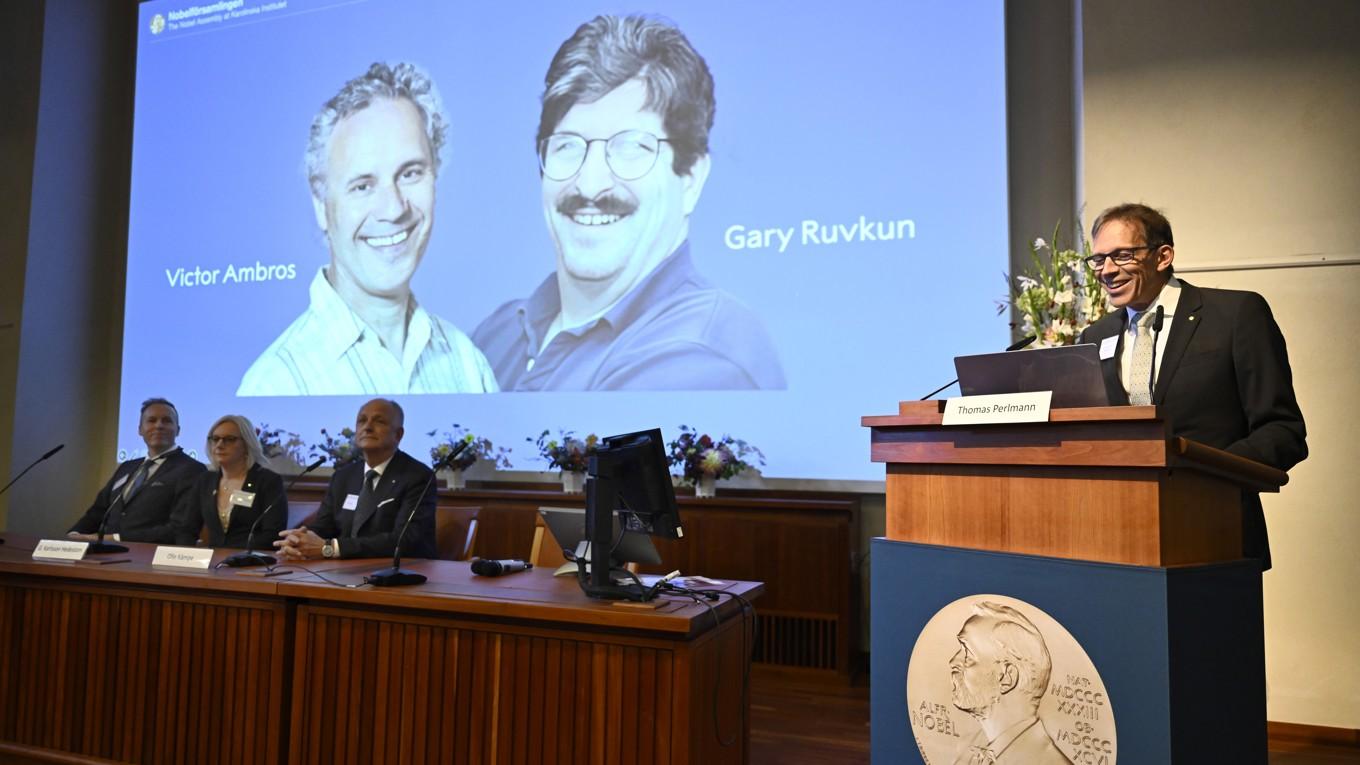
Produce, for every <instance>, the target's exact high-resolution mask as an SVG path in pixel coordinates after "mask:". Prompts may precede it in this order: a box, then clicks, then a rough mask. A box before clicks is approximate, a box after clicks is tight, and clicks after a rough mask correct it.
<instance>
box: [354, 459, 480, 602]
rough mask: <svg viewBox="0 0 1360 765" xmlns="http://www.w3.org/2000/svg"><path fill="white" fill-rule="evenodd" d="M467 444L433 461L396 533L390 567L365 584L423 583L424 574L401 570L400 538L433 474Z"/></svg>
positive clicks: (376, 572)
mask: <svg viewBox="0 0 1360 765" xmlns="http://www.w3.org/2000/svg"><path fill="white" fill-rule="evenodd" d="M467 445H468V442H467V441H459V442H458V445H457V446H455V447H453V451H451V452H449V453H448V454H447V455H446V456H445V457H444V459H442V460H440V461H438V462H436V463H434V467H433V468H432V469H431V470H430V479H429V480H428V481H426V482H425V486H424V488H422V489H421V490H420V496H419V497H416V504H415V506H414V507H412V508H411V513H410V515H407V516H406V523H404V524H402V526H401V533H400V534H397V544H396V546H395V547H393V548H392V567H391V568H385V569H382V570H381V571H375V572H373V573H372V574H369V575H368V576H366V577H364V583H365V584H371V585H373V586H374V587H403V586H405V585H408V584H423V583H424V582H425V579H426V576H425V575H424V574H417V573H416V572H414V571H402V570H401V540H402V539H403V538H404V537H405V536H406V529H408V528H410V527H411V519H412V518H415V517H416V511H417V510H419V509H420V503H421V502H423V501H425V495H426V493H428V492H429V491H430V484H432V483H434V477H435V474H436V473H438V472H439V471H440V470H441V469H443V468H445V467H447V466H448V464H449V463H451V462H453V460H454V458H455V457H457V456H458V455H459V453H461V452H462V451H463V450H464V449H466V448H467Z"/></svg>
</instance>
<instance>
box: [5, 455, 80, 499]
mask: <svg viewBox="0 0 1360 765" xmlns="http://www.w3.org/2000/svg"><path fill="white" fill-rule="evenodd" d="M65 448H66V444H57V445H56V446H54V447H52V448H51V449H49V450H48V452H47V453H46V454H44V455H43V456H41V457H39V458H37V459H36V460H33V462H31V463H29V466H28V467H26V468H24V469H23V470H22V471H21V472H20V473H19V475H16V476H14V478H12V479H10V482H9V483H7V484H5V488H3V489H0V494H4V493H5V492H7V491H9V487H11V486H13V485H14V484H16V483H18V482H19V479H20V478H23V477H24V474H25V473H27V472H28V471H30V470H32V469H33V468H35V467H37V466H38V463H39V462H42V461H43V460H45V459H47V458H48V457H51V456H52V455H53V454H56V453H57V452H59V451H61V450H62V449H65Z"/></svg>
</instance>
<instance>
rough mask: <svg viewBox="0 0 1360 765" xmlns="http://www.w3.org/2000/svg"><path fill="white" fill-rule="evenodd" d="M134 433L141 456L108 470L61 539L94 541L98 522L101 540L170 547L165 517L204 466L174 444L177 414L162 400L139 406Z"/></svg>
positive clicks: (171, 537) (169, 523)
mask: <svg viewBox="0 0 1360 765" xmlns="http://www.w3.org/2000/svg"><path fill="white" fill-rule="evenodd" d="M137 435H139V436H141V437H142V440H143V441H145V442H146V456H145V457H138V458H136V459H131V460H128V461H126V462H124V463H122V464H121V465H119V466H118V469H117V470H114V471H113V477H112V478H110V479H109V481H108V483H106V484H104V488H103V489H100V491H99V494H98V495H97V496H95V499H94V503H93V504H91V505H90V507H89V509H88V510H86V511H85V514H84V515H82V516H80V520H78V521H76V523H75V525H74V526H72V527H71V530H70V531H69V532H68V533H67V536H69V537H71V538H73V539H79V540H83V541H86V542H93V541H96V540H97V539H98V538H99V525H100V523H104V535H105V538H106V539H113V540H115V541H125V542H157V543H162V544H172V543H174V541H175V527H174V524H173V522H172V520H171V513H172V512H173V511H174V509H175V505H176V504H178V502H179V499H180V497H181V496H183V495H184V494H186V493H187V492H188V491H189V489H190V488H191V487H192V486H193V484H194V479H195V478H197V477H198V476H199V475H200V474H202V473H203V471H204V470H206V469H207V468H206V467H204V465H203V463H202V462H199V461H198V460H196V459H194V458H193V457H190V456H189V455H187V454H185V453H184V450H183V449H181V448H179V447H178V446H176V445H175V439H176V438H178V437H179V411H178V410H176V409H175V405H174V404H172V403H170V402H169V401H167V400H165V399H163V398H149V399H147V400H146V401H143V402H142V410H141V414H140V415H139V421H138V423H137ZM106 515H107V517H108V521H107V522H105V521H104V518H105V516H106Z"/></svg>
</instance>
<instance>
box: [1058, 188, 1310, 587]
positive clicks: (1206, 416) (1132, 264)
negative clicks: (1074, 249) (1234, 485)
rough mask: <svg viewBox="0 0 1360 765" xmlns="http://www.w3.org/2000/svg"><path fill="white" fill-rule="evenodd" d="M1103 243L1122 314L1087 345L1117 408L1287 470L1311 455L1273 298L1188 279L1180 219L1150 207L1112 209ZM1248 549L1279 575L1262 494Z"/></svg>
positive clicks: (1246, 530)
mask: <svg viewBox="0 0 1360 765" xmlns="http://www.w3.org/2000/svg"><path fill="white" fill-rule="evenodd" d="M1091 236H1092V242H1091V249H1092V252H1093V254H1092V255H1091V257H1090V259H1089V262H1090V263H1091V266H1092V267H1093V268H1095V270H1096V273H1097V275H1098V277H1099V279H1100V283H1101V286H1102V287H1103V288H1104V289H1105V293H1106V295H1108V297H1109V300H1110V303H1111V304H1112V305H1113V306H1114V307H1115V309H1116V310H1115V311H1113V312H1112V313H1110V314H1108V315H1106V316H1105V317H1104V318H1102V319H1100V320H1099V321H1096V322H1095V323H1094V324H1092V325H1091V326H1089V327H1087V328H1086V330H1085V331H1083V332H1082V333H1081V336H1080V337H1079V338H1078V339H1077V342H1078V343H1095V344H1096V345H1097V346H1099V349H1100V357H1101V366H1102V368H1103V371H1104V374H1105V387H1106V389H1107V391H1108V393H1109V396H1110V402H1111V403H1113V404H1134V405H1145V404H1156V405H1157V406H1158V407H1160V408H1161V412H1162V414H1163V415H1164V416H1165V417H1166V418H1167V420H1168V421H1169V422H1170V423H1171V427H1172V435H1174V436H1183V437H1185V438H1189V439H1192V440H1194V441H1199V442H1201V443H1204V444H1207V445H1209V446H1212V447H1215V448H1218V449H1223V450H1225V451H1227V452H1229V453H1232V454H1236V455H1238V456H1240V457H1246V458H1247V459H1251V460H1255V461H1257V462H1261V463H1264V464H1266V465H1270V466H1271V467H1274V468H1278V469H1280V470H1288V469H1290V468H1291V467H1293V466H1294V465H1296V464H1298V463H1299V462H1301V461H1302V460H1303V459H1304V458H1305V457H1307V456H1308V445H1307V444H1306V443H1305V437H1306V431H1305V429H1304V424H1303V413H1302V412H1301V411H1300V410H1299V404H1298V401H1297V400H1296V399H1295V397H1294V383H1293V374H1292V372H1291V371H1290V368H1289V355H1288V353H1287V352H1286V350H1285V342H1284V335H1283V334H1282V333H1281V332H1280V327H1279V325H1278V324H1276V323H1275V318H1274V316H1273V315H1272V314H1271V312H1270V306H1269V305H1267V304H1266V301H1265V298H1263V297H1261V296H1260V295H1258V294H1257V293H1255V292H1243V291H1239V290H1223V289H1210V288H1201V287H1196V286H1194V285H1192V284H1190V283H1189V282H1186V281H1182V280H1181V279H1178V278H1176V276H1175V274H1174V272H1173V269H1172V261H1173V260H1174V259H1175V256H1176V252H1175V243H1174V241H1173V239H1172V236H1171V223H1170V222H1169V221H1168V220H1167V219H1166V217H1165V216H1163V215H1162V214H1161V213H1160V212H1158V211H1156V210H1154V209H1152V208H1150V207H1147V206H1146V205H1141V204H1122V205H1118V206H1116V207H1111V208H1110V209H1108V210H1106V211H1104V212H1102V213H1101V214H1100V216H1099V217H1098V218H1096V221H1095V223H1094V225H1092V227H1091ZM1159 312H1160V317H1161V326H1160V328H1158V327H1157V326H1156V325H1157V320H1158V316H1159ZM1242 546H1243V548H1244V549H1243V553H1244V555H1245V556H1246V557H1249V558H1257V559H1259V560H1260V561H1261V563H1262V570H1265V569H1269V568H1270V544H1269V541H1268V539H1267V537H1266V522H1265V514H1264V513H1263V512H1262V511H1261V498H1260V497H1259V496H1258V495H1257V494H1256V493H1255V492H1245V491H1244V492H1243V493H1242Z"/></svg>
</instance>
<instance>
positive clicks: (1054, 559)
mask: <svg viewBox="0 0 1360 765" xmlns="http://www.w3.org/2000/svg"><path fill="white" fill-rule="evenodd" d="M942 408H943V407H942V404H941V402H936V401H919V402H918V401H913V402H904V403H902V404H901V405H900V406H899V411H898V413H897V414H895V415H886V416H870V417H864V418H863V420H862V422H863V424H864V425H865V426H866V427H868V428H870V429H871V433H872V435H871V442H870V443H871V456H872V459H873V460H874V461H875V462H884V463H887V538H886V539H876V540H873V542H872V548H873V561H874V572H873V577H872V581H871V587H872V602H873V614H872V638H871V655H872V656H873V661H872V664H871V673H872V678H871V682H870V687H871V702H870V715H871V727H872V730H873V732H874V733H873V737H872V740H871V750H872V758H873V761H874V762H876V763H877V762H894V763H903V762H905V763H917V762H924V761H925V756H924V754H923V753H924V752H925V749H924V748H920V749H919V751H918V748H919V747H926V746H928V747H940V748H939V749H936V750H934V751H950V752H955V753H958V752H960V751H962V750H960V749H959V748H958V746H959V745H958V744H957V743H956V742H954V741H953V739H951V738H950V736H951V735H974V734H971V733H966V734H959V733H958V728H957V727H956V726H958V725H960V724H963V722H962V721H964V720H965V718H967V715H966V714H965V713H963V712H962V711H960V710H963V709H964V707H960V706H957V703H955V704H953V705H951V704H950V703H949V701H950V697H949V695H948V693H949V692H948V691H947V690H945V691H943V692H942V694H943V695H937V696H935V697H928V696H922V697H919V698H918V699H916V700H915V701H913V702H911V706H910V708H909V706H908V698H907V694H903V693H902V688H903V685H904V684H906V683H907V682H908V680H907V678H908V667H909V665H910V664H911V657H912V655H913V650H914V648H913V646H914V645H916V644H917V641H919V640H926V639H927V638H926V635H927V632H926V628H927V625H928V624H930V623H931V620H932V619H934V618H935V616H936V615H937V614H938V613H942V609H943V608H945V607H948V606H949V605H950V604H954V603H958V602H960V601H975V602H983V601H986V600H988V599H995V598H996V597H998V596H999V597H1001V598H1014V599H1016V600H1017V601H1018V602H1020V603H1022V604H1026V605H1027V606H1030V607H1033V608H1037V609H1039V610H1041V611H1043V612H1044V613H1046V614H1047V615H1049V616H1050V617H1052V618H1053V619H1054V620H1055V621H1057V622H1058V623H1059V624H1062V625H1064V628H1065V629H1066V630H1067V631H1068V632H1069V633H1070V635H1071V637H1072V639H1074V640H1075V641H1076V642H1077V644H1078V645H1080V646H1081V648H1082V650H1083V651H1084V652H1085V654H1086V655H1087V656H1088V657H1089V659H1090V661H1091V662H1092V664H1091V666H1094V667H1095V668H1096V671H1097V672H1098V674H1099V678H1100V682H1101V683H1102V684H1103V688H1104V690H1103V691H1102V692H1101V695H1100V697H1099V700H1100V701H1101V702H1102V703H1101V704H1100V705H1099V706H1098V707H1095V706H1085V707H1083V706H1082V705H1075V706H1074V705H1072V704H1071V703H1067V702H1064V701H1061V699H1063V698H1065V697H1064V696H1063V695H1062V694H1063V691H1062V687H1063V686H1064V684H1075V686H1076V687H1085V686H1084V685H1083V684H1085V683H1088V682H1089V677H1087V676H1084V675H1080V674H1078V675H1077V676H1075V679H1074V677H1073V676H1072V675H1070V673H1069V674H1065V673H1063V672H1059V671H1058V669H1057V668H1056V665H1055V668H1054V673H1055V674H1054V676H1053V677H1051V678H1050V683H1051V684H1052V685H1051V687H1050V689H1049V691H1048V692H1046V693H1045V694H1044V698H1045V699H1047V700H1048V701H1049V702H1050V707H1049V711H1048V712H1042V711H1041V712H1040V717H1041V719H1042V720H1043V723H1044V726H1045V730H1046V731H1047V733H1048V734H1049V735H1050V736H1051V738H1052V742H1053V744H1054V746H1056V747H1058V748H1059V749H1060V750H1061V751H1062V752H1063V754H1064V755H1065V756H1066V757H1067V758H1068V760H1069V761H1071V762H1083V763H1086V762H1090V763H1111V762H1114V761H1115V756H1116V754H1117V755H1118V760H1119V761H1120V762H1158V763H1204V762H1232V763H1258V764H1259V765H1265V763H1266V761H1267V754H1266V729H1265V718H1266V699H1265V642H1264V626H1263V625H1264V621H1263V618H1262V613H1261V569H1260V563H1259V561H1255V560H1249V559H1243V557H1242V518H1241V513H1242V510H1241V507H1242V492H1243V491H1256V492H1262V491H1278V490H1279V488H1280V486H1281V485H1283V484H1284V483H1285V481H1286V480H1288V479H1287V476H1286V475H1285V474H1284V473H1283V472H1281V471H1279V470H1275V469H1274V468H1270V467H1267V466H1265V465H1261V464H1258V463H1256V462H1253V461H1251V460H1246V459H1242V458H1240V457H1236V456H1234V455H1231V454H1228V453H1226V452H1223V451H1221V450H1218V449H1213V448H1210V447H1208V446H1205V445H1203V444H1199V443H1196V442H1193V441H1189V440H1186V439H1183V438H1172V437H1170V436H1169V434H1170V432H1171V427H1170V423H1168V422H1167V421H1166V420H1165V419H1164V418H1163V417H1162V416H1160V415H1159V414H1158V411H1157V409H1156V407H1152V406H1139V407H1127V406H1125V407H1094V408H1083V409H1055V410H1052V411H1051V412H1050V414H1049V420H1048V421H1047V422H1035V423H1008V424H995V425H978V426H971V425H970V426H950V427H946V426H945V425H943V422H942V420H943V415H942V414H941V410H942ZM951 628H952V627H951ZM953 629H957V628H953ZM938 637H939V636H938V635H935V636H934V637H931V638H929V640H932V641H933V640H935V639H936V638H938ZM945 637H946V639H945V641H944V642H945V643H949V642H950V641H948V639H947V638H948V637H950V636H949V635H946V636H945ZM928 645H936V643H934V642H931V643H928ZM955 648H956V647H955V646H952V645H945V646H944V647H943V648H941V649H938V650H941V651H943V653H942V654H941V655H948V654H949V652H950V651H951V650H954V649H955ZM923 655H924V654H923ZM922 666H924V667H926V669H923V670H920V672H923V673H925V674H924V675H921V676H925V677H931V676H934V677H937V678H938V682H939V684H940V685H939V687H941V688H944V689H948V688H950V687H951V686H950V685H949V683H950V682H951V680H950V679H949V678H950V675H949V673H950V671H951V667H952V666H953V665H952V663H950V664H946V663H944V662H943V661H939V660H937V661H935V663H933V664H925V665H922ZM1068 666H1069V667H1070V666H1073V665H1070V664H1069V665H1068ZM931 673H935V674H934V675H932V674H931ZM952 682H954V683H957V682H958V681H957V680H953V681H952ZM954 687H955V688H957V686H954ZM1070 687H1071V686H1069V689H1070ZM1055 688H1056V689H1057V690H1054V689H1055ZM955 692H956V693H957V690H956V691H955ZM1069 692H1070V690H1069ZM923 693H924V691H923ZM1206 699H1211V700H1212V703H1208V702H1206ZM1089 700H1090V699H1089V698H1088V701H1089ZM956 707H957V708H956ZM937 714H938V715H942V717H940V718H939V719H943V720H947V721H948V722H946V723H944V724H935V723H936V722H938V720H937V719H936V718H934V717H930V716H931V715H937ZM921 715H927V717H930V719H931V720H932V721H933V722H932V725H933V727H932V726H931V725H925V724H923V723H921V720H922V719H923V718H921ZM951 715H952V717H951ZM967 722H969V723H971V722H972V721H967ZM918 723H919V724H920V726H918ZM973 724H974V725H976V724H975V723H973ZM921 726H924V727H921ZM1106 736H1108V738H1106ZM923 742H924V743H923ZM950 756H951V757H952V756H954V755H953V754H951V755H950Z"/></svg>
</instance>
